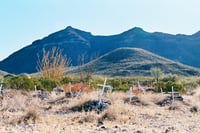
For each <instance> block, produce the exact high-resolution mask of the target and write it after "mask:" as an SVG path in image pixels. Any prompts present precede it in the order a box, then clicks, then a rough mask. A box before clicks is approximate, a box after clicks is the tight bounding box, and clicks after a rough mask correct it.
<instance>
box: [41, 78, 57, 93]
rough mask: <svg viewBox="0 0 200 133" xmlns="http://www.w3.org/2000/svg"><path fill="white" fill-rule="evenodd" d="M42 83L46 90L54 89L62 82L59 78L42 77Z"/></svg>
mask: <svg viewBox="0 0 200 133" xmlns="http://www.w3.org/2000/svg"><path fill="white" fill-rule="evenodd" d="M40 83H41V85H42V87H43V89H44V90H46V91H52V90H53V88H55V87H56V86H58V85H59V84H60V82H59V81H58V80H56V79H52V78H41V79H40Z"/></svg>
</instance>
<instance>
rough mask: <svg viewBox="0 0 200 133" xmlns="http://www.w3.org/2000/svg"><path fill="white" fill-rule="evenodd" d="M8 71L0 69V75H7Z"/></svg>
mask: <svg viewBox="0 0 200 133" xmlns="http://www.w3.org/2000/svg"><path fill="white" fill-rule="evenodd" d="M7 74H8V73H7V72H4V71H1V70H0V76H5V75H7Z"/></svg>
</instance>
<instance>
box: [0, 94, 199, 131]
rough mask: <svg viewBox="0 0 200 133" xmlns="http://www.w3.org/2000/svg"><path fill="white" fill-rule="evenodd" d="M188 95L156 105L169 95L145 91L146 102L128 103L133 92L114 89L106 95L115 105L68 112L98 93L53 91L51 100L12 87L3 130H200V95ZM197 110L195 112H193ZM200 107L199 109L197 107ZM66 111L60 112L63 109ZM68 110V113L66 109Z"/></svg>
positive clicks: (1, 119) (1, 114)
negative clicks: (72, 95)
mask: <svg viewBox="0 0 200 133" xmlns="http://www.w3.org/2000/svg"><path fill="white" fill-rule="evenodd" d="M196 91H197V92H195V94H194V95H193V96H191V95H189V96H184V101H183V102H179V101H175V102H173V103H172V104H171V105H167V106H164V107H160V106H158V105H156V103H157V102H158V101H162V100H163V99H164V98H165V97H166V96H165V95H161V94H150V93H149V94H148V93H147V94H145V95H139V96H137V97H138V99H139V101H140V102H142V103H145V104H142V105H140V106H138V105H132V104H129V103H124V99H125V98H129V95H128V94H126V93H123V92H114V93H111V94H107V95H105V96H104V99H109V100H110V101H111V105H110V106H109V107H108V108H107V109H105V110H104V111H102V112H100V113H98V112H96V111H94V110H92V111H88V112H85V111H84V110H82V111H81V112H73V111H72V112H67V110H68V109H70V108H72V107H75V106H82V105H83V104H84V103H86V102H87V101H91V100H98V94H97V93H94V92H91V93H88V94H87V93H85V94H83V95H82V96H81V97H80V98H66V97H64V95H53V94H51V95H50V96H49V98H48V99H46V100H40V99H39V98H37V97H33V93H32V92H22V91H16V90H12V91H10V92H8V93H7V94H6V95H4V96H3V98H2V99H0V102H1V104H0V108H1V111H0V131H1V132H49V133H55V132H66V133H76V132H84V133H85V132H86V133H87V132H94V133H102V132H127V133H128V132H139V131H140V132H148V133H151V132H155V133H157V132H158V133H159V132H176V133H179V132H180V133H184V132H199V131H200V126H199V125H200V120H199V117H200V113H199V112H200V110H199V107H200V106H199V105H198V104H199V101H200V100H199V99H198V98H199V94H198V92H199V91H198V90H196ZM191 109H193V112H192V111H191ZM196 109H197V110H196ZM61 110H62V111H63V112H64V113H59V111H61ZM65 111H66V112H65Z"/></svg>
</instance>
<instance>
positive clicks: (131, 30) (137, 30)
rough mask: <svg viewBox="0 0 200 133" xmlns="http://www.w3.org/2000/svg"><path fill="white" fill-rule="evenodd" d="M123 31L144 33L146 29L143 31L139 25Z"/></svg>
mask: <svg viewBox="0 0 200 133" xmlns="http://www.w3.org/2000/svg"><path fill="white" fill-rule="evenodd" d="M124 33H126V34H145V33H147V32H146V31H144V30H143V29H142V28H140V27H134V28H132V29H130V30H128V31H125V32H124Z"/></svg>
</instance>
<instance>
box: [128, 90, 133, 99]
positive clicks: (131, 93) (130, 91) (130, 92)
mask: <svg viewBox="0 0 200 133" xmlns="http://www.w3.org/2000/svg"><path fill="white" fill-rule="evenodd" d="M129 94H130V95H129V102H131V98H132V95H133V87H130V89H129Z"/></svg>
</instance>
